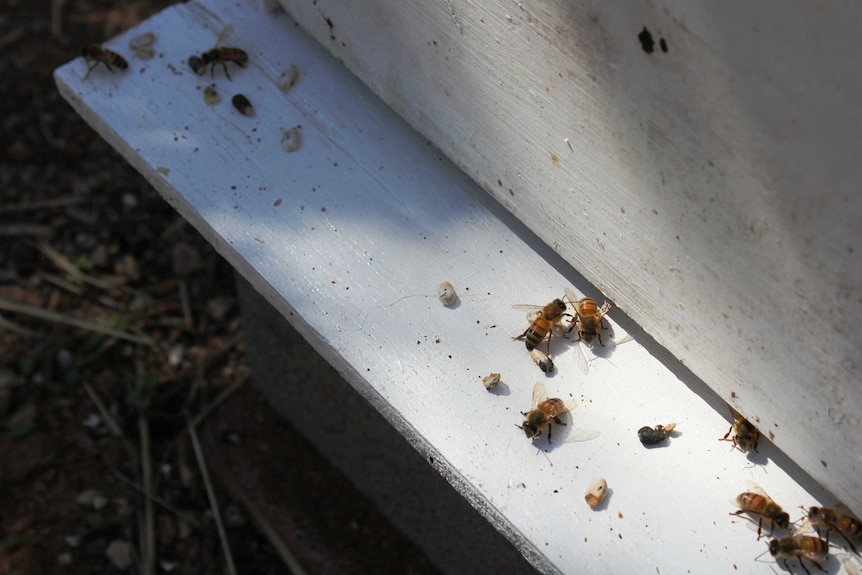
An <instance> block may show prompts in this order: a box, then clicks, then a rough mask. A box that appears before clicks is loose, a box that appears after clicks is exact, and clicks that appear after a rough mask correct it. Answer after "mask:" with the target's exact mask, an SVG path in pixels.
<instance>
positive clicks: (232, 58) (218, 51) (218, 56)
mask: <svg viewBox="0 0 862 575" xmlns="http://www.w3.org/2000/svg"><path fill="white" fill-rule="evenodd" d="M200 59H201V62H203V65H204V68H206V66H209V67H210V78H212V77H213V74H214V71H215V67H216V66H217V65H218V64H221V65H222V67H223V68H224V73H225V76H227V79H228V80H230V79H231V77H230V73H229V72H228V71H227V63H228V62H233V63H234V64H236V65H237V66H239V67H240V68H245V65H246V63H247V62H248V54H246V53H245V51H244V50H240V49H239V48H232V47H229V46H222V47H216V48H213V49H211V50H207V51H206V52H204V53H203V54H201V58H200Z"/></svg>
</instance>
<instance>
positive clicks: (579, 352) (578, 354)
mask: <svg viewBox="0 0 862 575" xmlns="http://www.w3.org/2000/svg"><path fill="white" fill-rule="evenodd" d="M574 353H575V363H577V364H578V368H579V369H580V370H581V373H583V374H584V375H587V374H588V373H590V362H588V361H587V355H586V354H585V353H584V348H583V347H582V346H581V341H580V340H578V341H576V342H575V352H574Z"/></svg>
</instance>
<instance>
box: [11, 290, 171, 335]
mask: <svg viewBox="0 0 862 575" xmlns="http://www.w3.org/2000/svg"><path fill="white" fill-rule="evenodd" d="M0 309H2V310H6V311H11V312H14V313H20V314H24V315H29V316H30V317H35V318H37V319H41V320H44V321H50V322H54V323H60V324H63V325H69V326H72V327H77V328H78V329H84V330H87V331H93V332H96V333H101V334H103V335H107V336H109V337H116V338H117V339H124V340H126V341H131V342H132V343H137V344H140V345H148V346H151V347H156V346H157V345H158V343H157V342H156V341H155V340H153V339H152V338H150V337H147V336H145V335H132V334H130V333H126V332H124V331H120V330H118V329H113V328H110V327H105V326H101V325H98V324H95V323H90V322H88V321H85V320H82V319H76V318H73V317H66V316H64V315H62V314H59V313H56V312H53V311H48V310H44V309H41V308H38V307H33V306H30V305H26V304H23V303H18V302H14V301H9V300H6V299H3V298H0Z"/></svg>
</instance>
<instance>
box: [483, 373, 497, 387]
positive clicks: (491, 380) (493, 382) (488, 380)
mask: <svg viewBox="0 0 862 575" xmlns="http://www.w3.org/2000/svg"><path fill="white" fill-rule="evenodd" d="M482 383H483V384H484V385H485V389H487V390H489V391H490V390H492V389H494V388H495V387H497V384H499V383H500V374H499V373H492V374H489V375H486V376H485V377H483V378H482Z"/></svg>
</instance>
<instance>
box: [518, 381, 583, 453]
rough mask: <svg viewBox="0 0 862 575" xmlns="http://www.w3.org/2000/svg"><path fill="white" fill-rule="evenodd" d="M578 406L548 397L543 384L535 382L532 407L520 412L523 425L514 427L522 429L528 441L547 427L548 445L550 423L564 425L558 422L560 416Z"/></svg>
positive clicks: (538, 435) (557, 398) (574, 403)
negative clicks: (522, 417)
mask: <svg viewBox="0 0 862 575" xmlns="http://www.w3.org/2000/svg"><path fill="white" fill-rule="evenodd" d="M577 406H578V403H577V401H575V400H570V401H568V402H566V401H563V400H562V399H560V398H559V397H551V398H549V397H548V390H547V388H546V387H545V384H544V383H542V382H541V381H537V382H536V385H534V386H533V407H532V409H530V411H522V412H521V415H523V416H524V417H525V419H524V423H523V424H522V425H518V426H516V427H518V428H520V429H523V430H524V434H525V435H526V436H527V437H528V438H529V439H536V438H537V437H541V435H542V430H541V428H542V427H543V426H545V425H547V426H548V443H550V442H551V421H553V422H554V423H556V424H557V425H565V423H563V422H562V421H561V420H560V416H561V415H565V414H566V413H569V412H570V411H572V410H573V409H575V408H576V407H577Z"/></svg>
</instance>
